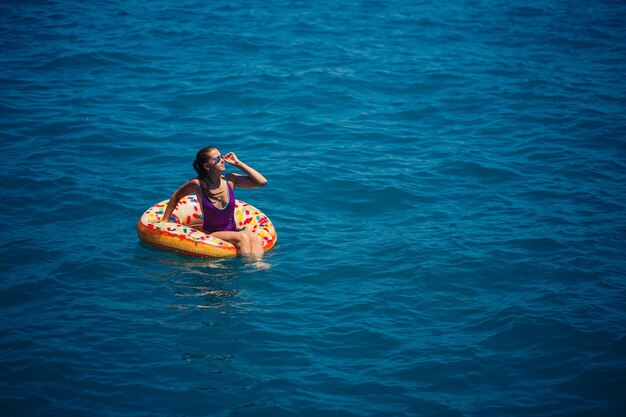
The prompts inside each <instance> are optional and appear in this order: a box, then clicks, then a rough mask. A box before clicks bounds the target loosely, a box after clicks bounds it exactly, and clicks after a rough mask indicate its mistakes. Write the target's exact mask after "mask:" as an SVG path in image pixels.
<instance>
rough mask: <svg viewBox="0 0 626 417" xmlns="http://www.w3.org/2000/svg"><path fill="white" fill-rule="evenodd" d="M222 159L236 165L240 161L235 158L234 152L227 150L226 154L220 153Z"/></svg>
mask: <svg viewBox="0 0 626 417" xmlns="http://www.w3.org/2000/svg"><path fill="white" fill-rule="evenodd" d="M222 159H223V160H224V162H227V163H229V164H230V165H234V166H238V165H239V163H240V162H241V161H239V158H237V155H235V153H234V152H228V153H227V154H226V155H222Z"/></svg>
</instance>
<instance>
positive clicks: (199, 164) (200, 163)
mask: <svg viewBox="0 0 626 417" xmlns="http://www.w3.org/2000/svg"><path fill="white" fill-rule="evenodd" d="M214 149H216V148H215V146H206V147H204V148H202V149H200V150H199V151H198V153H197V154H196V159H195V160H194V161H193V169H194V170H195V171H196V172H197V173H198V177H199V178H204V177H206V175H207V173H208V171H207V169H206V168H205V167H204V164H206V163H207V162H208V161H209V158H210V157H209V152H211V151H212V150H214Z"/></svg>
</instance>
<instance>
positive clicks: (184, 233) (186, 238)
mask: <svg viewBox="0 0 626 417" xmlns="http://www.w3.org/2000/svg"><path fill="white" fill-rule="evenodd" d="M167 202H168V200H165V201H161V202H160V203H157V204H155V205H154V206H152V207H150V208H149V209H148V210H147V211H146V212H145V213H144V214H143V215H142V216H141V218H140V219H139V221H138V222H137V234H138V235H139V239H140V240H141V241H142V242H145V243H148V244H150V245H152V246H156V247H157V248H161V249H165V250H169V251H173V252H177V253H181V254H184V255H189V256H198V257H212V258H222V257H233V256H237V248H236V247H235V246H234V245H232V244H230V243H228V242H226V241H224V240H221V239H218V238H216V237H213V236H211V235H209V234H207V233H205V232H203V231H202V230H201V229H202V219H203V217H202V210H201V208H200V204H198V199H197V198H196V196H195V195H188V196H186V197H184V198H182V199H181V200H180V201H179V202H178V205H177V206H176V209H175V210H174V213H173V214H172V217H173V218H174V220H175V221H174V222H172V221H167V222H162V221H160V219H161V217H163V213H164V212H165V208H166V207H167ZM235 221H236V223H237V229H239V230H249V231H251V232H253V233H257V234H258V235H259V236H261V238H262V239H263V249H264V250H265V251H268V250H269V249H271V248H272V247H273V246H274V244H275V243H276V229H274V225H273V224H272V222H271V221H270V219H269V218H268V217H267V216H266V215H265V214H263V213H261V211H260V210H258V209H257V208H256V207H253V206H251V205H250V204H248V203H244V202H243V201H239V200H235Z"/></svg>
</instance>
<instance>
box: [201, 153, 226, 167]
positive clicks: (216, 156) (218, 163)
mask: <svg viewBox="0 0 626 417" xmlns="http://www.w3.org/2000/svg"><path fill="white" fill-rule="evenodd" d="M204 166H205V168H206V169H208V170H209V171H210V170H212V169H215V170H218V171H224V170H225V169H226V168H225V166H224V158H222V154H221V153H220V151H219V150H217V149H212V150H211V151H209V160H208V161H207V162H205V163H204Z"/></svg>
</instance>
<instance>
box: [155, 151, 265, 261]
mask: <svg viewBox="0 0 626 417" xmlns="http://www.w3.org/2000/svg"><path fill="white" fill-rule="evenodd" d="M225 162H226V163H228V164H229V165H232V166H234V167H237V168H238V169H239V170H240V171H241V172H243V173H244V174H246V175H240V174H234V173H230V174H227V175H223V174H224V171H225V170H226V167H225V164H224V163H225ZM193 169H194V170H195V171H196V172H197V173H198V177H197V178H193V179H191V180H189V181H187V182H186V183H185V184H183V185H182V186H181V187H180V188H179V189H178V190H176V191H175V192H174V194H172V197H171V198H170V201H169V202H168V204H167V208H166V209H165V213H164V214H163V219H162V220H163V221H168V220H169V218H170V216H171V215H172V213H173V212H174V209H175V208H176V205H177V204H178V202H179V201H180V199H181V198H183V197H185V196H186V195H189V194H195V195H196V197H197V198H198V201H200V202H201V204H200V206H201V207H202V214H203V216H204V223H202V225H201V227H200V225H199V224H198V225H190V226H192V227H196V228H201V229H202V230H203V231H204V232H205V233H208V234H210V235H211V236H215V237H216V238H219V239H222V240H225V241H226V242H229V243H232V244H233V245H235V247H236V248H237V251H238V252H239V254H241V255H252V256H254V257H261V256H263V242H262V240H261V237H260V236H258V235H257V234H255V233H251V232H247V231H245V230H237V227H236V224H235V194H234V193H233V190H234V189H235V187H241V188H259V187H263V186H264V185H265V184H267V180H266V179H265V177H264V176H263V175H261V174H260V173H259V172H257V171H256V170H254V169H253V168H251V167H249V166H248V165H246V164H244V163H243V162H241V161H240V160H239V159H238V158H237V156H236V155H235V154H234V153H232V152H229V153H227V154H226V155H222V154H221V153H220V151H218V150H217V149H216V148H214V147H212V146H207V147H206V148H202V149H200V150H199V151H198V153H197V154H196V159H195V161H193Z"/></svg>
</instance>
